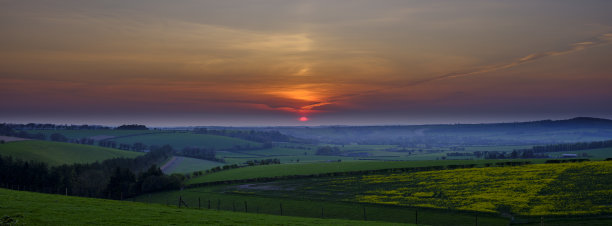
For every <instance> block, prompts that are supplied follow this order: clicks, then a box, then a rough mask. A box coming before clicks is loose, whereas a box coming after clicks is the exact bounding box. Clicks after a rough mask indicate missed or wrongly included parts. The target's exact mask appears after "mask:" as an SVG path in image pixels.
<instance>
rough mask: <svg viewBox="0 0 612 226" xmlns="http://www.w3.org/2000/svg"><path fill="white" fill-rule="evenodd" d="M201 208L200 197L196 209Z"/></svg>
mask: <svg viewBox="0 0 612 226" xmlns="http://www.w3.org/2000/svg"><path fill="white" fill-rule="evenodd" d="M200 208H202V205H200V197H198V209H200Z"/></svg>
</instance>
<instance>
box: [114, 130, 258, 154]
mask: <svg viewBox="0 0 612 226" xmlns="http://www.w3.org/2000/svg"><path fill="white" fill-rule="evenodd" d="M111 140H113V141H116V142H117V143H125V144H134V143H138V142H140V143H143V144H146V145H157V146H162V145H166V144H168V145H170V146H172V147H173V148H175V149H182V148H185V147H200V148H208V149H211V148H214V149H217V150H219V149H231V148H235V147H241V148H247V147H248V148H257V147H261V144H260V143H257V142H252V141H247V140H242V139H237V138H233V137H226V136H217V135H209V134H195V133H188V132H175V133H156V134H145V135H138V136H129V137H121V138H114V139H111Z"/></svg>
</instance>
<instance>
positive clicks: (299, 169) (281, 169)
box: [187, 159, 543, 184]
mask: <svg viewBox="0 0 612 226" xmlns="http://www.w3.org/2000/svg"><path fill="white" fill-rule="evenodd" d="M506 161H509V160H506V159H504V160H438V161H343V162H324V163H294V164H277V165H264V166H254V167H244V168H238V169H232V170H226V171H220V172H216V173H210V174H205V175H202V176H199V177H194V178H192V179H191V180H189V181H187V183H188V184H195V183H202V182H211V181H224V180H238V179H248V178H258V177H276V176H287V175H311V174H320V173H330V172H349V171H361V170H377V169H390V168H402V167H422V166H442V165H451V164H454V165H462V164H477V165H484V164H485V163H495V162H506ZM515 161H533V162H543V160H515Z"/></svg>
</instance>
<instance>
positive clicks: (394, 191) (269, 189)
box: [136, 161, 612, 225]
mask: <svg viewBox="0 0 612 226" xmlns="http://www.w3.org/2000/svg"><path fill="white" fill-rule="evenodd" d="M440 162H457V161H440ZM285 165H286V166H287V165H290V164H285ZM313 165H316V164H313ZM276 166H283V165H276ZM255 168H257V167H252V169H255ZM243 169H247V168H243ZM361 169H363V168H361ZM611 170H612V162H610V161H595V162H583V163H563V164H533V165H525V166H516V167H508V166H507V167H485V168H468V169H456V170H439V171H422V172H412V173H399V174H375V175H365V176H344V177H325V178H312V179H298V180H280V181H275V182H265V183H251V184H231V185H220V186H208V187H199V188H190V189H185V190H183V191H170V192H162V193H155V194H151V195H144V196H140V197H138V198H137V199H136V200H137V201H141V202H156V203H169V204H176V203H177V201H178V199H179V197H181V199H183V200H184V201H185V202H186V203H187V204H188V205H189V206H190V207H193V208H195V207H198V206H200V207H202V208H209V202H210V208H212V209H215V208H220V209H226V210H236V211H249V212H259V213H268V214H280V206H281V203H282V206H283V211H284V214H286V215H295V216H305V217H317V216H320V214H321V209H323V211H324V216H326V217H333V218H346V219H360V218H363V209H364V208H365V209H366V212H367V214H366V215H367V218H368V219H372V220H378V221H390V222H414V221H415V220H416V219H415V218H416V217H415V214H416V213H415V211H417V210H418V215H419V218H418V219H419V223H422V224H430V225H474V222H475V218H476V215H478V221H479V225H507V224H508V223H509V219H507V218H504V217H499V216H500V214H506V216H515V217H516V219H515V221H514V222H515V223H519V222H522V223H526V225H536V224H537V223H538V222H539V221H540V218H539V216H544V217H543V219H546V220H544V222H545V223H546V222H548V223H549V224H552V225H586V224H588V225H609V224H610V223H612V219H610V218H609V216H612V215H611V214H612V208H610V207H609V200H610V198H611V197H612V193H610V191H611V189H612V187H610V186H611V184H612V183H611V181H610V178H612V177H610V175H612V171H611ZM198 199H199V200H200V202H198ZM209 200H210V201H209ZM245 202H246V203H247V204H248V206H250V207H248V208H245V207H244V205H245V204H244V203H245ZM533 216H538V217H533ZM606 216H608V217H606Z"/></svg>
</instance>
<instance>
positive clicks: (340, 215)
mask: <svg viewBox="0 0 612 226" xmlns="http://www.w3.org/2000/svg"><path fill="white" fill-rule="evenodd" d="M234 186H235V185H234ZM223 188H224V187H223V186H215V187H204V188H194V189H185V190H182V191H169V192H159V193H154V194H150V195H142V196H139V197H136V198H135V199H134V200H135V201H137V202H145V203H151V202H152V203H160V204H170V205H178V200H179V197H180V199H181V200H183V201H184V202H185V204H187V205H188V207H189V208H194V209H196V208H203V209H209V208H210V209H213V210H216V209H221V210H229V211H236V212H249V213H259V214H273V215H280V214H281V208H282V214H283V215H287V216H300V217H312V218H322V217H323V218H336V219H352V220H362V221H361V222H358V223H357V222H356V223H357V225H361V224H362V222H364V221H363V220H364V212H365V218H366V219H367V220H368V221H385V222H387V223H389V224H391V222H396V223H403V224H410V223H418V224H419V225H423V224H424V225H458V226H461V225H466V226H468V225H474V222H475V220H478V222H479V224H480V225H492V226H495V225H508V222H509V221H508V219H506V218H503V217H499V216H494V215H491V214H487V213H484V214H479V216H478V217H477V216H476V215H474V214H470V213H467V214H466V213H459V212H453V211H443V210H436V209H418V210H416V209H414V208H409V207H398V206H391V205H377V204H359V203H351V202H341V201H326V200H320V199H307V198H304V197H301V196H299V195H289V196H282V197H270V196H259V195H254V194H249V193H239V192H235V193H224V192H219V190H220V189H221V190H222V189H223ZM245 203H246V208H245ZM209 205H210V206H209ZM183 207H184V205H183ZM416 215H418V216H416Z"/></svg>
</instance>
